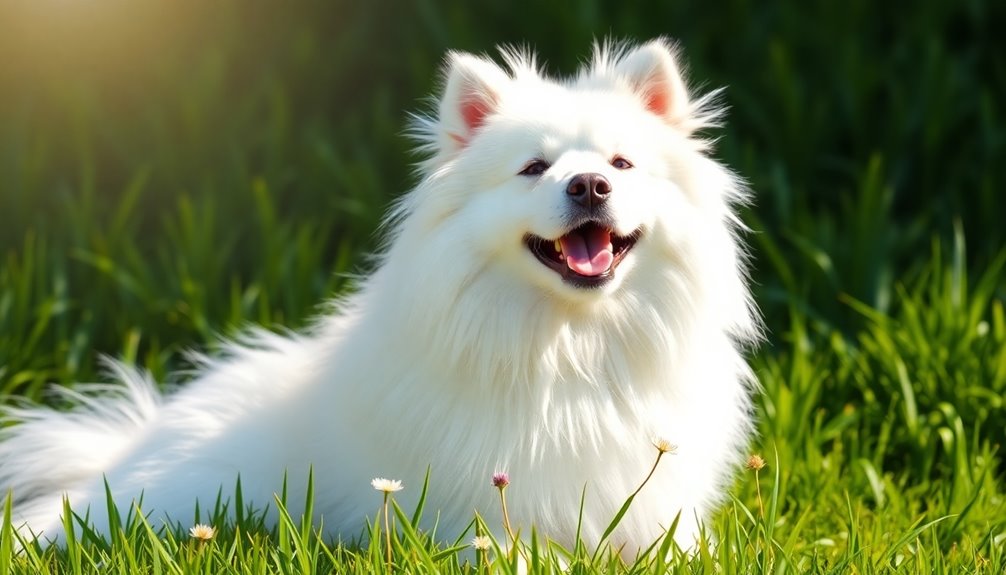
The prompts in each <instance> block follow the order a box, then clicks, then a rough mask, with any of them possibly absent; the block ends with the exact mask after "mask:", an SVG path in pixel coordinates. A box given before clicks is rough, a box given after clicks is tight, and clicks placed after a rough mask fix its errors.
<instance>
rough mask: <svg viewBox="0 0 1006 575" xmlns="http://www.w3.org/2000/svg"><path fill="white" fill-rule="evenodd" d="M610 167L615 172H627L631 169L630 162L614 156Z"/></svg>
mask: <svg viewBox="0 0 1006 575" xmlns="http://www.w3.org/2000/svg"><path fill="white" fill-rule="evenodd" d="M611 165H612V167H614V168H615V169H616V170H628V169H629V168H631V167H632V162H630V161H629V160H626V159H625V158H623V157H622V156H615V159H613V160H611Z"/></svg>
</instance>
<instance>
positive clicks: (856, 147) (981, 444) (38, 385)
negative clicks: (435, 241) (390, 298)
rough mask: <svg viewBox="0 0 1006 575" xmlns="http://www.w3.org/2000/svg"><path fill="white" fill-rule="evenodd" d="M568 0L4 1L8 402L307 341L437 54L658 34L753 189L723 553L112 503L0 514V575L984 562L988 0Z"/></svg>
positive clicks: (375, 202)
mask: <svg viewBox="0 0 1006 575" xmlns="http://www.w3.org/2000/svg"><path fill="white" fill-rule="evenodd" d="M578 6H579V7H578V8H577V10H576V12H575V13H570V12H569V9H568V8H563V7H562V6H561V5H559V4H556V5H551V4H548V5H545V4H542V5H539V4H538V3H533V2H530V1H529V0H518V1H515V2H503V1H502V0H493V1H489V2H485V3H483V4H482V5H480V7H479V8H477V9H476V8H474V7H473V6H470V5H469V4H468V3H464V2H459V1H445V2H432V1H429V0H424V1H417V2H414V3H410V4H407V5H400V6H387V7H381V8H378V7H376V5H371V4H366V3H355V4H350V3H346V2H342V1H338V2H331V3H327V4H322V3H317V4H306V3H305V4H299V5H296V6H284V7H283V8H282V9H281V8H278V7H276V6H270V5H268V4H265V3H255V4H250V3H241V2H237V1H224V2H216V3H212V4H209V3H207V4H197V3H172V4H169V3H166V2H153V3H144V4H141V3H123V2H114V1H112V0H103V1H101V2H93V3H66V2H55V1H50V0H42V1H39V2H34V3H27V2H23V3H7V4H4V5H3V6H0V54H4V55H5V57H4V58H2V59H0V86H3V87H4V88H3V90H2V91H0V221H2V222H3V225H0V394H4V396H5V399H4V400H3V401H7V402H13V401H17V400H18V398H24V397H27V398H31V399H34V400H41V401H46V400H47V399H51V395H49V394H47V392H46V390H47V388H48V386H50V385H53V384H58V385H71V384H73V383H74V382H81V381H85V382H86V381H95V380H98V379H100V377H101V375H100V363H99V360H100V357H101V355H102V354H106V355H112V356H117V357H121V358H124V359H125V360H126V361H129V362H135V363H137V364H139V365H141V366H143V367H144V368H146V369H149V370H150V371H151V372H152V373H153V374H154V375H155V376H156V377H157V378H158V379H159V380H160V381H165V380H172V379H175V380H177V379H178V378H177V376H172V375H170V374H172V373H176V372H177V371H178V370H183V369H184V368H185V367H186V364H185V359H184V353H183V352H184V350H185V349H188V348H192V347H198V348H206V349H210V350H212V349H213V347H214V346H215V345H216V342H217V341H218V338H219V336H220V335H225V336H226V335H233V334H235V333H237V332H238V331H239V330H240V329H241V328H242V326H244V325H247V324H248V323H258V324H264V325H266V326H267V327H269V328H272V329H283V328H297V327H299V326H303V325H305V324H306V323H307V322H308V321H310V318H311V317H312V315H313V314H314V313H316V312H317V311H318V310H319V304H321V302H323V301H324V300H325V299H326V298H328V297H330V296H332V295H335V294H338V293H340V292H342V291H344V290H346V289H351V288H352V283H353V280H352V274H354V273H357V272H360V271H366V270H367V269H368V265H369V264H368V260H367V258H366V254H367V253H368V252H369V251H371V250H373V249H374V248H375V247H376V246H377V244H378V240H379V234H377V233H376V232H375V231H374V230H375V229H376V228H377V226H378V224H379V222H380V217H381V214H382V212H383V210H384V209H385V208H386V207H387V205H388V204H389V202H390V201H391V200H392V199H393V198H394V197H396V196H397V195H398V194H400V193H401V192H403V191H404V190H406V189H407V188H408V186H409V185H410V184H411V183H412V182H413V181H414V180H413V175H412V168H411V163H413V162H414V161H415V160H416V156H414V155H411V154H410V153H409V142H408V140H407V138H406V137H404V136H403V133H402V132H403V126H404V124H405V122H406V120H407V115H406V113H407V111H408V110H414V109H417V108H423V107H424V106H428V103H426V102H424V100H423V98H424V97H425V96H426V95H427V94H429V93H430V92H431V91H432V90H434V89H435V86H436V85H437V75H436V70H437V69H438V66H439V62H440V58H441V57H442V54H443V53H444V51H445V50H447V49H452V48H456V49H464V50H470V51H476V52H478V51H490V50H491V49H492V46H493V45H494V44H497V43H500V42H517V43H519V42H527V43H529V44H532V45H534V46H536V47H537V48H538V49H539V51H540V52H541V53H542V55H543V58H544V59H545V61H546V62H547V66H548V68H549V69H550V70H552V71H555V72H568V71H570V70H572V69H573V68H574V67H575V65H576V63H577V61H578V59H579V58H581V57H582V56H584V54H585V53H586V50H587V47H588V46H589V43H590V42H591V40H592V39H593V38H595V37H599V36H604V35H609V34H610V35H614V36H617V37H631V38H639V39H645V38H649V37H654V36H657V35H668V36H671V37H674V38H677V39H678V40H679V41H680V42H681V46H682V48H683V50H684V54H685V56H686V58H687V60H688V62H689V69H690V75H691V77H692V78H693V79H694V81H695V82H696V83H697V84H698V85H702V86H706V87H717V86H726V92H725V101H726V102H727V103H728V104H729V105H730V107H731V111H730V114H729V117H728V122H727V125H726V126H725V127H724V128H722V129H719V130H717V131H716V132H715V133H714V134H712V135H714V136H716V137H718V138H719V140H718V143H717V147H716V155H717V157H719V158H721V159H722V160H723V161H724V162H726V163H727V164H729V165H730V166H732V167H733V168H734V169H736V170H737V171H738V172H739V173H740V174H742V175H743V176H744V177H745V178H747V179H748V181H749V182H750V185H751V187H752V189H753V190H754V193H755V198H756V202H755V204H754V205H753V206H751V207H750V208H747V209H746V210H745V212H744V213H743V214H742V217H743V219H744V220H745V222H747V224H748V225H749V226H750V227H751V228H752V232H751V233H750V234H748V236H747V238H746V239H747V241H748V242H749V244H750V246H751V250H752V259H753V268H754V282H755V285H756V299H757V301H758V304H759V306H760V308H761V309H762V311H763V314H764V316H765V322H766V325H767V328H768V338H767V341H766V342H765V344H764V345H763V346H762V347H760V348H759V349H757V350H753V351H752V363H753V365H754V367H755V369H756V372H757V374H758V376H759V379H760V381H761V385H762V390H761V393H760V394H759V395H758V397H757V411H758V421H759V423H758V432H759V435H758V437H757V439H756V441H755V443H754V444H753V445H752V446H751V454H752V455H755V454H757V455H759V456H760V457H761V458H763V459H764V461H765V463H766V465H765V467H763V468H761V469H759V470H755V469H743V470H739V472H738V476H737V481H736V483H735V485H734V488H733V490H732V491H731V494H730V497H729V499H728V501H727V503H726V504H725V505H724V507H723V509H722V510H721V511H720V512H719V513H718V514H717V515H716V517H715V519H714V521H713V522H712V524H711V525H709V526H708V529H709V532H710V536H711V537H712V536H714V537H715V540H716V543H715V544H712V543H710V544H709V545H708V546H703V547H700V549H699V550H698V552H697V553H694V554H691V555H681V554H676V553H674V552H673V551H672V550H668V548H667V547H666V545H669V543H670V540H669V539H666V540H662V541H656V542H654V545H655V549H654V550H653V552H651V553H649V554H648V555H646V556H645V557H642V558H640V559H639V560H638V561H637V562H635V563H631V562H630V563H627V564H624V563H622V562H620V560H619V559H617V558H616V555H614V554H612V553H611V550H607V549H604V548H602V549H597V550H595V549H588V548H585V547H582V546H579V547H576V548H574V549H561V548H558V547H556V546H550V545H548V544H546V541H547V537H548V533H538V532H536V531H535V530H534V529H533V526H531V525H519V526H514V527H515V529H519V530H521V533H522V534H523V535H524V536H525V539H526V540H528V541H531V540H532V535H533V539H534V541H535V542H536V543H538V544H537V545H532V546H529V547H527V548H526V549H523V554H524V556H521V554H519V553H518V554H513V553H511V554H507V553H506V552H505V551H504V549H503V547H505V542H504V541H498V542H490V546H489V549H488V550H485V551H478V552H475V551H473V550H472V549H470V548H469V547H470V545H471V543H472V538H474V537H475V535H476V528H477V525H478V519H477V518H475V517H473V518H472V519H473V529H472V532H471V533H470V534H469V536H468V537H466V538H465V539H463V540H461V541H458V542H457V545H443V544H440V545H435V544H434V543H432V542H431V539H430V534H429V533H424V532H421V531H417V530H416V529H413V528H412V526H413V525H416V524H417V523H418V522H417V521H416V519H417V516H418V515H419V514H420V513H422V514H434V513H435V510H432V509H399V508H397V507H396V506H395V505H394V500H393V497H392V498H391V504H390V507H389V514H390V515H391V516H392V517H393V518H394V524H395V529H394V530H393V533H387V532H385V528H384V525H385V523H384V515H383V514H382V513H381V511H382V509H383V508H382V498H381V494H380V493H378V492H376V491H375V493H374V515H373V520H372V522H371V524H370V525H365V524H361V525H360V540H361V541H365V543H363V544H359V543H354V542H346V543H336V542H332V541H326V540H322V539H320V538H318V537H317V536H316V535H315V533H316V531H315V529H314V528H316V527H317V525H313V524H312V522H311V521H310V520H309V519H308V520H305V519H304V518H301V517H286V520H285V521H283V522H281V524H280V526H279V527H278V528H276V529H272V530H270V529H266V528H265V527H264V526H263V525H262V524H261V522H260V516H259V515H258V514H256V513H246V512H244V511H242V512H241V513H240V514H239V515H240V516H239V517H237V519H236V520H235V519H234V518H233V517H232V518H231V519H229V520H224V519H223V516H224V515H225V513H224V509H223V505H224V502H225V501H227V500H230V502H231V503H230V505H231V507H230V509H235V508H237V509H240V508H241V507H242V506H241V505H240V504H238V505H236V506H234V502H235V501H238V502H239V501H240V493H239V490H238V492H236V493H222V494H221V502H220V505H218V508H217V509H212V510H211V509H205V510H202V514H201V516H200V520H201V521H202V522H205V523H207V524H210V525H213V526H214V527H215V528H216V531H215V533H214V535H213V537H212V538H209V539H205V540H204V539H199V538H196V537H192V536H191V535H190V533H189V531H188V529H189V527H192V526H193V525H183V526H180V529H178V530H174V531H172V530H164V529H162V528H161V526H159V525H148V524H146V523H145V522H144V521H142V520H141V519H139V518H137V517H135V516H131V517H130V518H129V520H128V521H126V525H125V527H124V529H123V530H122V531H120V532H117V533H116V534H115V535H114V536H113V537H111V538H109V539H102V538H96V537H88V536H85V537H83V538H81V539H79V540H74V541H71V542H70V543H69V544H68V545H67V546H66V547H62V548H55V547H45V546H37V545H34V544H27V545H26V546H22V545H20V544H19V543H20V542H18V541H16V540H15V539H16V538H15V537H14V535H13V531H12V528H11V525H10V521H9V520H7V518H8V517H9V516H10V512H9V507H8V508H7V509H6V510H5V512H4V521H3V522H2V527H0V575H6V574H7V573H49V572H51V573H238V574H246V573H247V574H250V573H310V572H319V573H328V572H338V573H343V572H383V571H387V570H388V565H387V555H386V552H387V541H388V540H387V539H386V538H385V537H386V536H387V535H391V549H392V563H393V565H392V568H391V570H392V571H395V572H437V571H442V572H476V571H485V570H490V571H495V572H503V573H506V572H511V571H513V570H514V565H515V564H516V562H519V561H522V560H525V559H526V560H527V561H529V562H530V563H531V565H532V568H531V570H532V571H535V572H539V571H540V572H546V571H552V570H556V569H559V568H560V566H563V567H562V568H565V569H568V570H570V571H572V572H575V573H592V572H606V573H659V572H682V573H693V572H694V573H735V572H736V573H770V572H771V573H923V572H924V573H990V574H991V573H1003V572H1006V557H1004V555H1006V553H1004V552H1006V494H1004V491H1006V464H1004V461H1003V458H1002V455H1001V453H1000V450H1001V446H1002V443H1003V440H1004V432H1003V430H1004V429H1006V405H1004V401H1006V400H1004V395H1006V312H1004V302H1006V269H1004V266H1006V249H1004V245H1006V232H1004V229H1006V228H1004V226H1003V225H1002V219H1003V213H1004V210H1003V209H1002V208H1001V207H1000V205H999V204H1000V203H1001V200H1000V198H1001V190H1003V189H1004V188H1006V170H1003V167H1002V158H1003V157H1006V129H1004V128H1006V119H1004V114H1006V107H1004V106H1003V102H1006V42H1004V41H1003V40H1002V39H1001V37H1002V35H1001V33H1000V32H1001V28H1002V26H1003V25H1004V24H1006V3H1002V2H982V1H979V0H969V1H966V2H957V3H949V2H947V3H936V2H930V3H920V4H918V5H917V6H914V7H913V8H912V9H911V10H910V11H907V12H902V10H903V9H902V8H899V7H898V6H896V5H894V4H893V3H875V2H870V1H867V0H852V1H850V2H845V3H820V5H811V3H795V2H794V3H778V4H775V5H772V6H757V7H756V6H753V5H752V3H750V2H746V1H744V0H730V1H727V2H723V3H720V4H718V5H717V6H712V5H702V6H700V5H699V4H698V3H694V4H693V5H691V6H686V5H684V3H670V2H652V3H648V2H641V3H638V5H637V4H636V3H624V2H623V3H616V2H611V3H605V2H599V1H587V2H582V3H579V4H578ZM389 14H390V15H394V16H395V17H394V18H392V19H389V18H388V15H389ZM656 453H657V452H656V450H655V451H654V455H655V456H656ZM673 464H674V459H673V456H670V455H668V456H667V457H666V458H665V459H663V460H662V461H661V462H660V465H673ZM753 467H758V466H757V465H755V466H753ZM645 471H646V470H641V472H640V481H642V480H643V477H644V476H645ZM450 473H451V470H438V469H433V470H431V472H430V479H429V481H430V482H435V481H436V478H437V476H438V474H441V475H443V474H450ZM511 481H512V482H513V484H514V487H516V486H517V485H518V483H519V481H520V478H519V477H513V478H511ZM582 487H583V486H571V487H570V489H575V490H577V492H579V491H580V489H581V488H582ZM405 488H406V489H410V490H411V489H415V490H421V489H423V486H421V485H407V486H405ZM486 489H487V490H491V489H493V488H492V487H491V486H490V485H489V480H488V478H486ZM512 493H513V495H512V496H516V494H518V493H519V490H517V489H513V492H512ZM625 495H626V497H627V498H628V496H629V495H630V494H628V493H626V494H625ZM585 497H586V498H589V497H590V493H589V490H588V491H587V492H586V493H585ZM2 500H3V497H2V495H0V501H2ZM630 504H631V502H630ZM276 505H282V496H280V497H279V498H278V500H277V502H276ZM308 507H310V506H308ZM119 511H120V513H121V515H122V516H123V518H126V516H127V515H130V513H129V510H119ZM577 513H578V510H577V509H570V510H569V516H570V521H571V522H575V521H576V518H577ZM231 515H232V516H233V514H231ZM612 519H613V520H617V517H613V518H612ZM194 523H195V521H193V524H194ZM312 525H313V526H312ZM665 544H666V545H665ZM22 547H23V548H22ZM18 548H21V550H20V551H16V549H18ZM663 551H668V552H663ZM665 557H667V558H668V559H667V561H666V562H665V560H664V558H665Z"/></svg>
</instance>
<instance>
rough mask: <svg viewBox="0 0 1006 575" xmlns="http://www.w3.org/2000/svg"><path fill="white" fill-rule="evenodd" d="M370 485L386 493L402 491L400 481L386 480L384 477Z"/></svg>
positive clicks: (378, 478) (376, 479)
mask: <svg viewBox="0 0 1006 575" xmlns="http://www.w3.org/2000/svg"><path fill="white" fill-rule="evenodd" d="M370 484H371V485H372V486H373V487H374V489H376V490H378V491H383V492H385V493H394V492H396V491H401V490H402V482H401V481H400V480H398V479H385V478H383V477H377V478H375V479H374V480H373V481H371V482H370Z"/></svg>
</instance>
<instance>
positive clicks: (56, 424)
mask: <svg viewBox="0 0 1006 575" xmlns="http://www.w3.org/2000/svg"><path fill="white" fill-rule="evenodd" d="M109 367H110V370H111V371H112V375H114V376H115V379H116V380H117V381H118V383H115V384H91V385H80V386H77V387H76V389H72V390H71V389H66V388H59V389H58V393H59V395H60V396H61V398H63V399H65V400H67V401H68V402H69V403H71V405H72V408H71V409H70V410H68V411H60V410H56V409H53V408H50V407H43V406H37V405H20V406H15V407H3V408H0V421H2V423H3V424H5V425H4V427H2V428H0V501H2V500H3V497H4V496H5V495H6V493H7V491H8V490H12V491H13V493H14V499H15V501H21V502H27V501H31V500H33V499H37V498H40V497H45V496H50V495H57V494H61V493H63V492H65V491H67V490H68V489H70V488H72V487H74V486H76V485H78V484H80V483H81V482H83V481H86V480H93V479H94V478H95V477H101V474H102V473H104V472H105V471H106V470H107V469H108V468H109V466H110V465H111V464H112V463H113V462H115V461H116V460H117V459H118V458H119V457H121V456H122V455H123V454H124V453H125V452H126V451H127V450H128V449H129V448H130V446H131V445H132V444H133V443H134V442H135V441H136V439H137V438H138V437H140V435H141V429H142V428H143V427H144V425H145V424H146V423H147V422H148V421H150V420H151V419H152V418H153V417H154V416H155V414H156V412H157V408H158V405H159V404H160V394H159V393H158V391H157V388H156V385H155V384H154V382H153V381H152V380H151V379H150V377H149V376H148V375H146V374H144V373H142V372H140V371H138V370H136V369H134V368H131V367H129V366H126V365H123V364H120V363H116V362H110V363H109Z"/></svg>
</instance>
